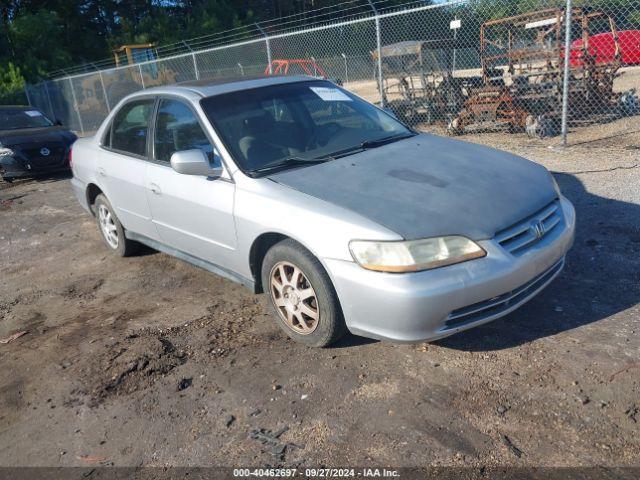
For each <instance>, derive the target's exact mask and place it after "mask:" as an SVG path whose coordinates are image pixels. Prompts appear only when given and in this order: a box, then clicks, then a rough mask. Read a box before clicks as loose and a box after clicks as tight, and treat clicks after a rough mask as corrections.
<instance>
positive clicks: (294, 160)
mask: <svg viewBox="0 0 640 480" xmlns="http://www.w3.org/2000/svg"><path fill="white" fill-rule="evenodd" d="M329 160H331V158H328V157H322V158H301V157H289V158H285V159H284V160H280V161H278V163H274V164H273V165H265V166H264V167H260V168H255V169H253V170H249V171H250V172H251V173H265V172H272V171H274V170H280V169H281V168H288V167H297V166H302V165H316V164H318V163H324V162H328V161H329Z"/></svg>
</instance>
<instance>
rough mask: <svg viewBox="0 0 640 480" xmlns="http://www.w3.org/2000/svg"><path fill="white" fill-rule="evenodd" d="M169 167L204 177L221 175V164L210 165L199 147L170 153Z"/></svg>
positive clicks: (182, 172) (183, 172) (179, 171)
mask: <svg viewBox="0 0 640 480" xmlns="http://www.w3.org/2000/svg"><path fill="white" fill-rule="evenodd" d="M214 155H217V154H214ZM216 163H219V162H216ZM171 168H173V169H174V170H175V171H176V172H178V173H181V174H183V175H201V176H204V177H219V176H220V175H222V166H221V164H220V166H215V167H212V166H211V165H210V164H209V159H208V158H207V155H206V154H205V153H204V152H203V151H202V150H200V149H199V148H194V149H193V150H183V151H181V152H175V153H174V154H173V155H171Z"/></svg>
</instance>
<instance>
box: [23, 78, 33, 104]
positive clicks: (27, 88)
mask: <svg viewBox="0 0 640 480" xmlns="http://www.w3.org/2000/svg"><path fill="white" fill-rule="evenodd" d="M24 95H25V96H26V97H27V103H28V104H29V105H30V106H31V107H33V106H34V105H33V104H32V103H31V97H29V85H27V84H26V83H25V84H24Z"/></svg>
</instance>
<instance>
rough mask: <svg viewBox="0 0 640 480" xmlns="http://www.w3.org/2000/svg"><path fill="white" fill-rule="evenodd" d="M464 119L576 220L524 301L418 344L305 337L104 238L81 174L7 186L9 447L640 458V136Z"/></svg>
mask: <svg viewBox="0 0 640 480" xmlns="http://www.w3.org/2000/svg"><path fill="white" fill-rule="evenodd" d="M594 128H598V127H594ZM462 139H463V140H469V141H479V142H483V143H487V144H490V145H494V146H496V147H500V148H505V149H509V150H512V151H514V152H516V153H519V154H522V155H524V156H526V157H528V158H531V159H533V160H535V161H538V162H540V163H542V164H544V165H545V166H547V167H548V168H550V169H551V170H553V171H554V173H555V176H556V178H557V180H558V183H559V184H560V186H561V188H562V189H563V191H564V192H565V194H566V195H567V196H568V197H569V198H570V199H571V200H572V201H573V202H574V204H575V206H576V209H577V213H578V227H577V238H576V243H575V246H574V248H573V250H572V251H571V252H570V254H569V256H568V261H567V266H566V269H565V271H564V272H563V273H562V275H561V276H560V277H559V278H558V279H557V280H556V281H555V282H554V283H553V284H552V285H551V286H550V287H548V288H547V289H546V290H545V291H544V292H543V293H542V294H541V295H539V296H538V297H537V298H535V299H534V300H532V301H531V302H529V303H528V304H527V305H525V306H524V307H523V308H521V309H520V310H518V311H516V312H514V313H512V314H510V315H509V316H507V317H505V318H503V319H501V320H498V321H496V322H493V323H491V324H488V325H485V326H482V327H479V328H476V329H473V330H470V331H467V332H465V333H461V334H458V335H456V336H453V337H450V338H448V339H444V340H441V341H438V342H435V343H431V344H421V345H394V344H390V343H381V342H375V341H369V340H366V339H362V338H357V337H350V338H348V339H346V340H345V341H343V342H342V343H341V344H339V345H337V346H335V347H333V348H328V349H322V350H318V349H309V348H306V347H303V346H300V345H297V344H295V343H293V342H292V341H291V340H289V339H288V338H286V337H285V336H284V335H283V334H282V333H280V331H279V329H278V328H277V327H276V325H275V323H274V322H273V321H272V320H271V318H270V317H269V316H268V314H267V311H266V309H265V308H264V307H263V304H262V302H263V299H262V298H261V297H260V296H254V295H252V294H251V293H249V292H248V291H246V290H245V289H244V287H242V286H240V285H237V284H234V283H231V282H229V281H226V280H223V279H221V278H218V277H216V276H214V275H211V274H209V273H207V272H205V271H202V270H199V269H197V268H195V267H192V266H190V265H187V264H184V263H182V262H180V261H179V260H176V259H174V258H171V257H169V256H167V255H164V254H160V253H156V252H153V251H146V252H144V253H143V254H141V255H140V256H137V257H133V258H127V259H120V258H114V257H112V256H110V255H109V254H108V252H107V250H106V249H105V247H104V246H103V245H102V243H101V240H100V238H99V233H98V230H97V228H96V225H95V223H94V221H93V219H92V218H91V217H90V216H89V215H87V214H85V213H84V212H83V211H82V210H81V208H80V207H79V205H78V204H77V203H76V201H75V199H74V198H73V196H72V193H71V189H70V186H69V183H68V179H66V178H53V179H51V178H50V179H40V180H37V181H23V182H17V183H15V184H13V185H12V186H10V187H9V186H8V185H6V184H2V185H1V186H0V188H1V190H0V339H7V337H9V336H10V335H11V334H13V333H16V332H21V331H26V332H27V333H26V334H24V335H23V336H21V337H19V338H16V339H14V340H13V341H10V342H8V343H6V344H5V343H0V365H1V366H2V368H1V369H0V466H27V465H30V466H69V465H78V466H96V465H118V466H141V465H144V466H220V465H224V466H232V467H238V466H267V465H287V466H294V465H298V466H316V467H317V466H346V465H354V466H473V467H492V466H508V465H516V466H592V465H602V466H639V467H640V460H639V458H640V335H639V334H640V306H639V303H640V188H639V187H638V185H640V155H639V153H640V134H638V133H632V134H626V135H621V136H609V137H608V138H606V139H603V140H600V141H597V142H585V143H579V142H578V143H577V144H576V145H574V146H572V147H571V148H569V149H565V150H563V149H559V148H556V147H555V144H556V143H557V142H558V140H557V139H551V140H546V141H541V140H532V139H527V138H526V137H524V136H520V135H517V136H513V135H506V134H498V133H494V134H487V135H483V136H478V137H471V136H466V137H462ZM478 161H479V162H481V161H482V158H478ZM389 321H393V319H389Z"/></svg>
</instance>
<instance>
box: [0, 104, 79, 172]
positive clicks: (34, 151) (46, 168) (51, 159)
mask: <svg viewBox="0 0 640 480" xmlns="http://www.w3.org/2000/svg"><path fill="white" fill-rule="evenodd" d="M76 138H77V137H76V136H75V135H74V134H73V133H71V132H69V131H68V130H65V129H64V128H63V127H62V125H61V124H60V122H52V121H51V120H49V119H48V118H47V117H46V116H45V115H44V114H43V113H42V112H41V111H39V110H38V109H36V108H33V107H14V106H0V175H2V179H3V180H4V181H5V182H11V181H13V179H15V178H19V177H35V176H37V175H42V174H47V173H53V172H59V171H66V170H69V156H70V150H71V144H72V143H73V142H74V141H75V140H76Z"/></svg>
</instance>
